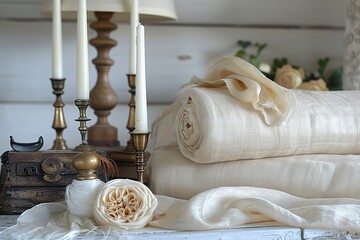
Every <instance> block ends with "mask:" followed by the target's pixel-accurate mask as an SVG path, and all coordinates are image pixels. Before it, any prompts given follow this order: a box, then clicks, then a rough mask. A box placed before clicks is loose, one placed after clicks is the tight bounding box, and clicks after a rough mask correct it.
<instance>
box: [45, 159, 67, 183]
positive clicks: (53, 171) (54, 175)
mask: <svg viewBox="0 0 360 240" xmlns="http://www.w3.org/2000/svg"><path fill="white" fill-rule="evenodd" d="M63 166H64V164H63V162H62V161H61V160H60V159H58V158H51V157H50V158H46V159H45V160H44V161H42V162H41V168H42V170H43V171H44V173H45V174H44V176H43V179H44V180H45V181H46V182H58V181H60V180H61V176H60V173H61V172H62V170H63Z"/></svg>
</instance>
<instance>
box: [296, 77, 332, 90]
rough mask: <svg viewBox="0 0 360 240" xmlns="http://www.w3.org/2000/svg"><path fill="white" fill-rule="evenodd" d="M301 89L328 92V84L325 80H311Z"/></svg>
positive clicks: (302, 85) (301, 86) (303, 84)
mask: <svg viewBox="0 0 360 240" xmlns="http://www.w3.org/2000/svg"><path fill="white" fill-rule="evenodd" d="M299 88H300V89H304V90H314V91H328V90H329V89H328V88H327V85H326V82H325V81H324V79H321V78H320V79H317V80H311V81H309V82H304V83H302V84H301V85H300V86H299Z"/></svg>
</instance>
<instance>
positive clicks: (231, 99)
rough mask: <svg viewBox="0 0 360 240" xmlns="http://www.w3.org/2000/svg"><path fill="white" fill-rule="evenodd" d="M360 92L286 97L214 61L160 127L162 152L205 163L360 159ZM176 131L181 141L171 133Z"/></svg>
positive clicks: (245, 70) (247, 69) (237, 67)
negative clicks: (322, 156)
mask: <svg viewBox="0 0 360 240" xmlns="http://www.w3.org/2000/svg"><path fill="white" fill-rule="evenodd" d="M359 122H360V92H359V91H336V92H320V91H306V90H304V91H302V90H292V91H290V90H286V89H284V88H282V87H280V86H278V85H277V84H276V83H274V82H273V81H271V80H270V79H267V78H266V77H265V76H264V75H262V74H261V72H259V71H258V70H257V69H256V68H254V67H253V66H252V65H250V64H249V63H247V62H245V61H243V60H241V59H239V58H236V57H223V58H217V59H214V60H213V61H211V62H210V63H209V65H208V66H207V68H206V71H205V76H204V79H199V78H196V77H194V78H193V79H192V80H191V81H190V82H189V84H186V85H185V86H184V87H183V88H182V89H181V90H180V91H179V92H178V94H177V99H176V100H175V102H174V103H173V104H172V105H171V106H169V107H168V108H167V109H166V110H165V111H164V113H163V114H162V116H161V117H160V118H159V119H158V120H157V121H155V123H154V125H153V132H154V134H153V137H154V149H156V148H161V147H168V146H178V147H179V148H180V150H181V152H182V154H183V155H184V156H186V157H187V158H189V159H191V160H193V161H194V162H198V163H212V162H223V161H231V160H240V159H258V158H266V157H276V156H289V155H296V154H315V153H334V154H358V153H360V144H358V143H359V142H360V124H358V123H359ZM171 131H172V132H173V133H171Z"/></svg>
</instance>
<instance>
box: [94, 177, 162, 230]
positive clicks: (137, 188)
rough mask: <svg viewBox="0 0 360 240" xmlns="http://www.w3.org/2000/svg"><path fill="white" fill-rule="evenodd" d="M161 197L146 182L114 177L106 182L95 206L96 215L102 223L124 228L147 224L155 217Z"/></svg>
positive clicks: (101, 224) (99, 223)
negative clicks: (158, 199) (158, 198)
mask: <svg viewBox="0 0 360 240" xmlns="http://www.w3.org/2000/svg"><path fill="white" fill-rule="evenodd" d="M157 204H158V202H157V199H156V198H155V196H154V195H153V193H152V192H151V191H150V189H149V188H148V187H147V186H145V185H144V184H142V183H140V182H138V181H133V180H129V179H114V180H111V181H109V182H107V183H106V184H105V186H104V187H103V189H102V190H101V191H100V193H99V194H98V196H97V198H96V200H95V205H94V218H95V221H96V223H97V224H98V225H100V226H113V227H117V228H121V229H124V230H131V229H139V228H143V227H145V226H146V225H147V224H148V223H149V222H150V221H151V220H152V218H153V213H154V211H155V209H156V207H157Z"/></svg>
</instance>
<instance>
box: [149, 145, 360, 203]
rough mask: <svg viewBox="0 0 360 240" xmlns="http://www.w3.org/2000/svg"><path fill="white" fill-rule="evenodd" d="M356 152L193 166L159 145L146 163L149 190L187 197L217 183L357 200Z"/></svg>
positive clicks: (359, 194) (358, 158)
mask: <svg viewBox="0 0 360 240" xmlns="http://www.w3.org/2000/svg"><path fill="white" fill-rule="evenodd" d="M359 172H360V155H335V154H326V155H324V154H316V155H296V156H287V157H276V158H267V159H255V160H241V161H229V162H222V163H209V164H198V163H194V162H193V161H191V160H189V159H186V158H185V157H184V156H183V155H182V154H181V153H180V151H179V150H178V149H161V150H160V149H159V150H156V151H155V152H153V153H152V155H151V158H150V161H149V176H150V182H151V190H152V191H153V192H154V193H155V194H160V195H166V196H170V197H175V198H180V199H189V198H191V197H193V196H195V195H196V194H198V193H200V192H203V191H206V190H209V189H213V188H217V187H222V186H249V187H259V188H269V189H276V190H279V191H282V192H286V193H289V194H292V195H295V196H299V197H304V198H357V199H360V188H359V187H358V183H359V181H360V174H359Z"/></svg>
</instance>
